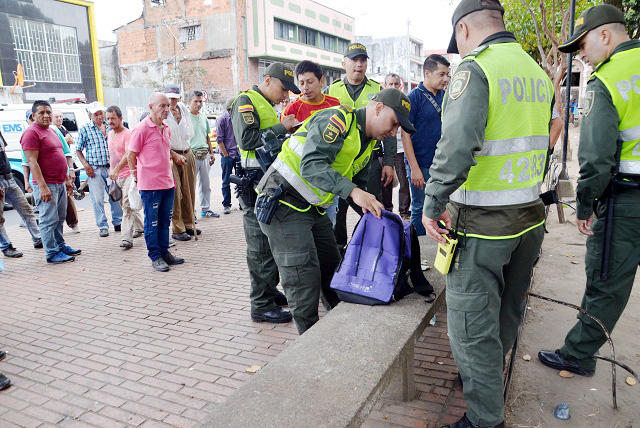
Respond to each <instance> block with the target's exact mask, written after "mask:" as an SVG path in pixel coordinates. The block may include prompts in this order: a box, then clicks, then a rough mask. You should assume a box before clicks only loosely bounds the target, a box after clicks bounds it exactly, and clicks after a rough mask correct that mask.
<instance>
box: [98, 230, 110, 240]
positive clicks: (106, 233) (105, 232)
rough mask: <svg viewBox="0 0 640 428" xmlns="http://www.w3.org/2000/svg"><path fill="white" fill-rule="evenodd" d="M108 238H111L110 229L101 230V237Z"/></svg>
mask: <svg viewBox="0 0 640 428" xmlns="http://www.w3.org/2000/svg"><path fill="white" fill-rule="evenodd" d="M107 236H109V229H100V237H101V238H106V237H107Z"/></svg>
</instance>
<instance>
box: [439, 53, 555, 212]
mask: <svg viewBox="0 0 640 428" xmlns="http://www.w3.org/2000/svg"><path fill="white" fill-rule="evenodd" d="M464 60H465V61H475V62H476V63H477V64H478V65H479V66H480V68H481V69H482V70H483V71H484V73H485V75H486V78H487V81H488V82H489V110H488V117H487V127H486V133H485V141H484V145H483V147H482V149H481V150H479V151H477V152H475V153H474V158H475V160H476V162H477V164H476V165H474V166H472V167H471V169H470V171H469V176H468V177H467V181H466V182H465V183H464V184H463V185H462V186H461V187H460V188H459V189H457V190H456V191H455V192H454V193H453V194H452V195H451V197H450V199H451V200H452V201H454V202H457V203H459V204H462V205H470V206H481V207H491V206H509V205H517V204H525V203H530V202H533V201H535V200H536V199H538V197H539V193H540V184H541V183H542V179H543V175H544V170H545V162H546V155H547V150H548V148H549V122H550V120H551V102H552V100H553V85H552V83H551V80H550V79H549V78H548V77H547V75H546V74H545V73H544V71H543V70H542V69H541V68H540V66H538V64H536V62H535V61H534V60H533V59H532V58H531V57H530V56H529V55H527V53H526V52H524V50H523V49H522V47H521V46H520V44H518V43H498V44H493V45H489V46H483V47H481V48H480V49H478V50H476V51H474V52H473V53H472V54H470V55H468V56H467V57H465V58H464ZM463 72H464V73H468V71H463ZM469 114H473V112H469Z"/></svg>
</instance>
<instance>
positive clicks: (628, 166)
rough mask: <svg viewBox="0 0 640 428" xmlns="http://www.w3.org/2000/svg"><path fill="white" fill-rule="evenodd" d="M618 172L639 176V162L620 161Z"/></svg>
mask: <svg viewBox="0 0 640 428" xmlns="http://www.w3.org/2000/svg"><path fill="white" fill-rule="evenodd" d="M620 172H621V173H623V174H634V175H640V161H631V160H623V161H620Z"/></svg>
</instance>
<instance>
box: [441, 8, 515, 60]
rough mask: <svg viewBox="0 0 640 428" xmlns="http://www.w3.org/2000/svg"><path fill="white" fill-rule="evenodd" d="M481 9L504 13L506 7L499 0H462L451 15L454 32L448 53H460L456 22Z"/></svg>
mask: <svg viewBox="0 0 640 428" xmlns="http://www.w3.org/2000/svg"><path fill="white" fill-rule="evenodd" d="M481 10H498V11H500V12H502V14H503V15H504V8H503V7H502V6H501V5H500V2H499V1H498V0H493V1H487V0H462V1H461V2H460V4H459V5H458V7H456V10H454V11H453V16H452V17H451V24H453V34H452V35H451V41H450V42H449V47H448V48H447V53H459V52H458V42H457V41H456V24H457V23H458V21H460V20H461V19H462V18H464V17H465V16H467V15H469V14H470V13H473V12H479V11H481Z"/></svg>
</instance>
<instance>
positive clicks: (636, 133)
mask: <svg viewBox="0 0 640 428" xmlns="http://www.w3.org/2000/svg"><path fill="white" fill-rule="evenodd" d="M618 136H619V137H620V139H621V140H622V141H635V140H640V125H638V126H634V127H633V128H629V129H625V130H624V131H620V133H619V134H618Z"/></svg>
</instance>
